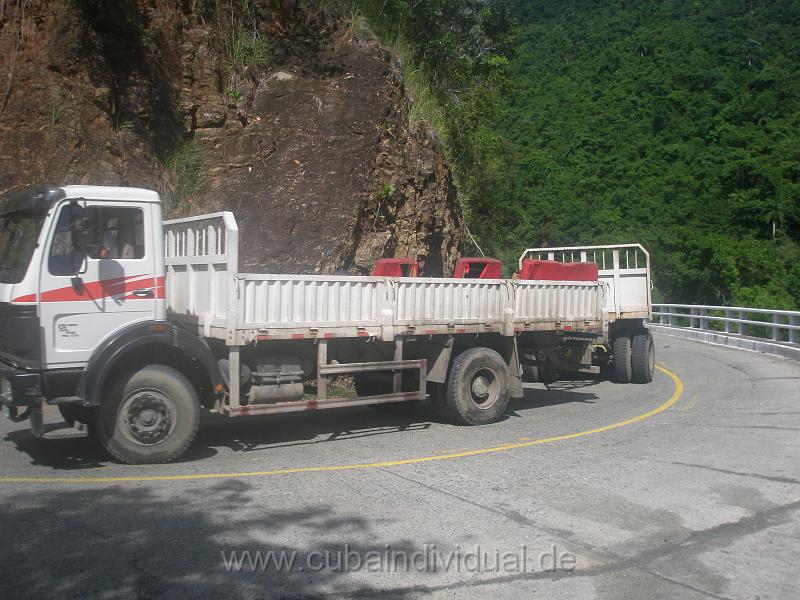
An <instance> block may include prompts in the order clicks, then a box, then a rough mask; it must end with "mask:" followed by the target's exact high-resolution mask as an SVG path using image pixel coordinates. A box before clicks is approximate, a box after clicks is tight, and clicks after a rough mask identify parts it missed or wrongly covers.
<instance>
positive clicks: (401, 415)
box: [5, 379, 598, 470]
mask: <svg viewBox="0 0 800 600" xmlns="http://www.w3.org/2000/svg"><path fill="white" fill-rule="evenodd" d="M596 383H598V382H597V381H596V380H585V379H584V380H574V381H562V382H558V383H555V384H550V385H549V386H548V387H547V388H545V387H544V386H542V387H541V389H526V390H525V397H524V398H522V399H519V400H512V401H511V403H510V404H509V409H508V412H507V415H506V417H505V418H509V417H521V416H522V413H524V412H525V411H528V410H531V409H536V408H541V407H545V406H555V405H561V404H568V403H573V402H580V403H593V402H594V401H596V400H597V396H596V395H595V394H594V393H590V392H585V391H580V390H583V389H585V388H587V387H590V386H592V385H595V384H596ZM434 425H435V426H444V427H457V426H455V425H449V424H445V423H444V422H442V421H441V420H440V419H439V418H438V417H435V416H434V411H433V409H432V407H430V406H429V405H428V403H421V404H420V405H417V406H409V407H408V409H407V410H406V411H405V412H383V411H376V410H373V409H370V408H368V407H358V408H345V409H339V410H330V411H318V412H313V413H289V414H278V415H269V416H259V417H246V418H241V419H229V418H228V417H221V416H208V417H206V418H204V419H203V422H202V423H201V427H200V432H199V433H198V436H197V439H196V440H195V442H194V443H193V444H192V446H191V448H190V449H189V451H188V452H187V453H186V454H185V455H184V456H183V457H182V458H181V459H180V461H178V462H181V463H185V462H192V461H199V460H203V459H206V458H209V457H212V456H215V455H216V454H218V452H219V449H220V448H225V449H228V450H230V451H232V452H256V451H267V450H269V449H271V448H281V447H291V446H303V445H316V444H319V445H325V444H329V443H332V442H337V441H342V440H352V439H359V438H368V437H375V436H386V435H390V436H407V435H413V433H414V432H415V431H420V430H426V429H429V428H430V427H432V426H434ZM5 440H6V441H10V442H12V443H13V444H14V445H15V446H16V449H17V451H19V452H21V453H23V454H26V455H28V456H29V457H30V462H31V464H34V465H42V466H46V467H50V468H51V469H56V470H81V469H96V468H98V467H103V466H106V465H108V464H109V463H111V460H110V459H109V457H108V456H107V454H106V453H105V451H104V450H103V449H102V448H101V447H100V445H99V444H98V443H97V441H96V440H94V439H92V438H87V439H62V440H40V439H36V438H34V437H33V435H32V434H31V432H30V429H29V428H28V427H26V426H24V425H23V426H21V429H18V430H16V431H12V432H9V433H8V434H7V435H6V436H5Z"/></svg>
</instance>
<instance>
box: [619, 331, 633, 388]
mask: <svg viewBox="0 0 800 600" xmlns="http://www.w3.org/2000/svg"><path fill="white" fill-rule="evenodd" d="M632 378H633V369H632V366H631V339H630V338H629V337H625V336H621V337H618V338H616V339H615V340H614V381H616V382H617V383H630V382H631V379H632Z"/></svg>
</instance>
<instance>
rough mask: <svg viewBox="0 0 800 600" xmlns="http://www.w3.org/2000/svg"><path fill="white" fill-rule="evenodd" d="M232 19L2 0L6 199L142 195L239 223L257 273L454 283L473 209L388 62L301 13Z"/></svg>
mask: <svg viewBox="0 0 800 600" xmlns="http://www.w3.org/2000/svg"><path fill="white" fill-rule="evenodd" d="M220 4H222V3H219V2H213V1H208V2H203V1H201V0H195V1H192V2H189V1H177V0H173V1H168V0H149V1H146V0H140V1H135V0H120V1H117V2H101V1H100V0H72V1H67V0H52V1H49V2H47V1H43V0H40V1H36V0H28V1H26V0H19V1H18V2H7V1H4V0H0V23H2V36H1V37H0V54H1V55H2V56H3V63H2V64H0V77H2V78H3V79H2V80H0V82H2V85H3V86H4V90H3V92H4V95H3V96H2V104H0V110H1V111H2V112H0V188H2V190H3V193H6V192H8V191H12V190H13V189H14V188H17V187H19V186H23V185H29V184H34V183H40V182H55V183H61V182H64V183H95V184H109V185H133V186H142V187H149V188H154V189H157V190H159V191H160V192H161V193H162V195H163V196H164V198H165V204H166V206H167V212H168V213H169V214H171V215H184V214H189V213H197V212H204V211H209V210H220V209H225V210H232V211H234V213H235V214H236V217H237V220H238V221H239V224H240V229H241V230H242V239H243V242H244V243H243V245H242V249H241V255H242V258H241V263H242V267H241V268H242V269H243V270H250V271H271V272H305V273H314V272H317V273H324V272H332V271H333V270H335V269H337V268H345V269H349V270H351V271H352V272H365V271H367V270H368V269H369V268H370V267H371V265H372V264H373V263H374V261H375V260H376V259H377V258H380V257H384V256H411V257H419V258H421V259H422V260H423V262H424V265H425V272H426V273H427V274H430V275H438V274H441V273H442V272H448V270H449V269H450V268H451V267H452V263H453V261H454V260H455V257H456V255H457V253H458V251H459V249H460V243H461V238H462V233H463V226H462V222H461V216H460V215H461V211H460V207H459V205H458V201H457V198H456V192H455V188H454V186H453V182H452V178H451V175H450V171H449V168H448V166H447V163H446V161H445V159H444V157H443V153H442V149H441V146H440V144H439V143H438V141H437V138H436V136H435V134H434V133H433V132H432V131H430V130H429V129H428V128H427V127H425V126H424V125H422V124H416V125H412V124H410V123H409V117H408V112H409V111H408V109H409V104H408V102H409V99H408V96H407V93H406V91H405V88H404V86H403V81H402V76H401V73H400V70H399V69H398V68H397V65H396V64H395V62H394V60H393V58H392V56H391V55H390V54H389V53H388V52H387V51H386V50H385V49H383V48H382V47H381V46H380V45H379V44H378V43H377V42H376V41H375V40H372V39H370V37H369V36H368V35H363V34H360V33H358V32H356V31H353V30H352V28H350V29H348V28H347V27H345V25H344V24H343V23H342V22H341V21H337V20H336V19H335V18H330V17H327V16H324V15H322V14H321V13H319V12H317V13H315V12H313V11H310V10H308V9H307V10H306V11H305V12H304V11H303V10H301V9H299V8H297V6H296V5H295V3H292V2H285V1H284V2H280V3H271V2H268V1H260V2H254V1H251V2H245V3H244V4H243V6H244V7H245V8H246V9H247V10H246V11H241V10H239V11H238V12H226V10H225V9H224V8H220ZM255 42H257V45H254V43H255Z"/></svg>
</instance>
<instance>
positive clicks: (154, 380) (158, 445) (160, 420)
mask: <svg viewBox="0 0 800 600" xmlns="http://www.w3.org/2000/svg"><path fill="white" fill-rule="evenodd" d="M199 421H200V403H199V401H198V399H197V392H196V391H195V389H194V388H193V387H192V384H191V383H189V380H188V379H186V377H184V376H183V375H182V374H181V373H179V372H178V371H176V370H175V369H172V368H170V367H167V366H163V365H150V366H147V367H144V368H142V369H140V370H138V371H134V372H133V373H130V374H129V375H128V376H127V377H122V378H120V381H119V382H117V383H116V384H114V385H112V386H111V387H110V388H109V390H108V396H106V397H105V398H104V400H103V403H102V404H101V405H100V407H99V409H98V414H97V420H96V426H97V435H98V437H99V439H100V442H101V443H102V444H103V446H104V447H105V449H106V450H107V451H108V453H109V454H111V455H112V456H113V457H114V458H116V459H118V460H120V461H122V462H124V463H129V464H142V463H165V462H169V461H171V460H174V459H176V458H178V457H179V456H180V455H181V454H183V453H184V452H185V451H186V449H187V448H188V447H189V445H190V444H191V443H192V441H193V440H194V437H195V435H196V434H197V429H198V425H199Z"/></svg>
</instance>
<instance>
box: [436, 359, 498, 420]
mask: <svg viewBox="0 0 800 600" xmlns="http://www.w3.org/2000/svg"><path fill="white" fill-rule="evenodd" d="M508 399H509V376H508V366H507V365H506V362H505V361H504V360H503V358H502V357H501V356H500V355H499V354H498V353H497V352H495V351H494V350H490V349H489V348H471V349H469V350H466V351H465V352H462V353H461V354H459V355H458V357H456V359H455V361H453V368H452V369H451V371H450V376H449V377H448V379H447V405H448V406H449V408H450V411H451V412H452V413H453V417H454V418H455V419H456V421H457V422H459V423H462V424H464V425H484V424H487V423H494V422H495V421H498V420H499V419H500V418H501V417H502V416H503V414H504V413H505V412H506V407H507V406H508Z"/></svg>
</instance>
